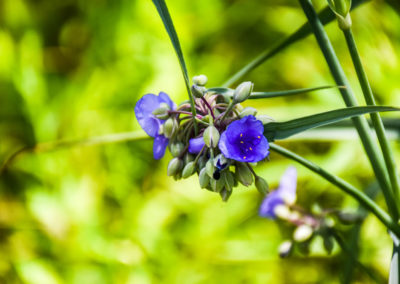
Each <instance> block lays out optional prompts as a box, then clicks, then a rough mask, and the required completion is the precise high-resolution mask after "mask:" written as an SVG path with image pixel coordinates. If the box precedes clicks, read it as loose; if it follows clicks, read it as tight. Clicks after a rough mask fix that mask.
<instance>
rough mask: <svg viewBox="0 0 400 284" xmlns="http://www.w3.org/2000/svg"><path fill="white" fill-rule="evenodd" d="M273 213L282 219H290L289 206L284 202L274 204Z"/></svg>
mask: <svg viewBox="0 0 400 284" xmlns="http://www.w3.org/2000/svg"><path fill="white" fill-rule="evenodd" d="M274 214H275V216H277V217H279V218H280V219H282V220H290V217H291V211H290V209H289V207H287V206H286V205H284V204H279V205H276V206H275V208H274Z"/></svg>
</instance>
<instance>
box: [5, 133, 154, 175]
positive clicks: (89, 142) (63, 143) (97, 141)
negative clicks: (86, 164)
mask: <svg viewBox="0 0 400 284" xmlns="http://www.w3.org/2000/svg"><path fill="white" fill-rule="evenodd" d="M150 138H151V137H150V136H147V135H146V134H145V133H143V131H135V132H125V133H117V134H109V135H104V136H97V137H91V138H87V139H80V140H58V141H52V142H43V143H38V144H35V145H33V146H26V147H23V148H21V149H19V150H17V151H15V152H14V153H13V154H11V155H10V156H9V157H8V158H7V159H6V160H5V161H4V162H3V164H2V165H1V167H0V174H1V173H2V172H3V171H4V170H5V169H6V168H7V167H8V166H9V165H10V164H11V163H12V162H13V161H14V160H15V159H16V158H17V157H19V156H20V155H21V154H24V153H29V152H35V153H38V152H49V151H53V150H58V149H62V148H71V147H79V146H80V147H83V146H93V145H101V144H110V143H118V142H126V141H140V140H146V139H150Z"/></svg>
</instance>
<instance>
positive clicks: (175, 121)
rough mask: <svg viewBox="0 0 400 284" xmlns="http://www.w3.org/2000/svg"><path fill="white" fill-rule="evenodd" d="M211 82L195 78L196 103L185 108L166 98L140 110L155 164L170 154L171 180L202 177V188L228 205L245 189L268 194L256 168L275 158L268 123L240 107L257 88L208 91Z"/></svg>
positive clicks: (144, 102)
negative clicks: (151, 141) (266, 128)
mask: <svg viewBox="0 0 400 284" xmlns="http://www.w3.org/2000/svg"><path fill="white" fill-rule="evenodd" d="M206 83H207V77H206V76H204V75H200V76H196V77H194V78H193V85H192V87H191V92H192V95H193V101H192V103H191V102H190V101H185V102H183V103H181V104H180V105H179V106H176V105H175V103H174V102H173V101H172V100H171V99H170V98H169V96H168V95H167V94H165V93H163V92H161V93H160V94H159V95H158V96H157V95H154V94H147V95H145V96H143V97H142V98H141V99H140V100H139V101H138V102H137V104H136V106H135V114H136V117H137V119H138V122H139V124H140V125H141V127H142V128H143V129H144V131H146V133H147V134H148V135H150V136H151V137H154V144H153V153H154V158H155V159H160V158H162V157H163V156H164V153H165V150H166V149H167V148H168V149H169V151H170V152H171V154H172V156H173V158H172V160H171V161H170V162H169V164H168V170H167V174H168V176H172V177H174V178H175V179H181V178H188V177H190V176H192V175H193V174H197V175H198V178H199V184H200V186H201V187H202V188H206V189H208V190H210V191H213V192H217V193H219V194H220V195H221V197H222V199H223V200H224V201H226V200H228V198H229V197H230V195H231V194H232V190H233V188H234V187H236V186H237V185H238V184H239V183H241V184H243V185H245V186H250V185H251V184H253V182H254V181H255V185H256V188H257V189H258V190H259V191H260V192H261V193H262V194H264V195H265V194H266V193H267V192H268V185H267V182H266V181H265V180H264V179H263V178H261V177H260V176H258V175H256V173H255V172H254V170H253V166H254V165H255V164H256V163H257V162H259V161H262V160H264V159H266V158H267V157H268V155H269V144H268V141H267V139H266V138H265V137H264V135H263V132H264V127H263V122H262V121H261V119H262V118H259V117H257V116H256V115H257V110H256V109H254V108H250V107H248V108H243V107H242V106H241V105H240V103H241V102H243V101H245V100H246V99H248V98H249V96H250V95H251V92H252V89H253V83H251V82H243V83H241V84H240V85H239V86H237V88H236V89H235V90H233V91H232V93H231V94H229V93H223V92H218V89H207V88H206V87H205V85H206Z"/></svg>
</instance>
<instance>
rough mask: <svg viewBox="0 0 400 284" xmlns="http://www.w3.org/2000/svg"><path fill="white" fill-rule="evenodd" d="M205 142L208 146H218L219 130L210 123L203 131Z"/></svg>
mask: <svg viewBox="0 0 400 284" xmlns="http://www.w3.org/2000/svg"><path fill="white" fill-rule="evenodd" d="M203 138H204V143H206V145H207V147H209V148H214V147H217V145H218V141H219V131H218V129H217V128H215V126H214V125H210V126H209V127H207V128H206V130H204V133H203Z"/></svg>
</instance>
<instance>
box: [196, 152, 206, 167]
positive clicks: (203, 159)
mask: <svg viewBox="0 0 400 284" xmlns="http://www.w3.org/2000/svg"><path fill="white" fill-rule="evenodd" d="M207 161H208V159H207V157H206V155H201V156H200V158H199V160H198V161H197V166H198V168H199V169H202V168H204V167H205V166H206V163H207Z"/></svg>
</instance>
